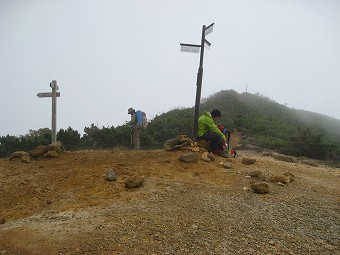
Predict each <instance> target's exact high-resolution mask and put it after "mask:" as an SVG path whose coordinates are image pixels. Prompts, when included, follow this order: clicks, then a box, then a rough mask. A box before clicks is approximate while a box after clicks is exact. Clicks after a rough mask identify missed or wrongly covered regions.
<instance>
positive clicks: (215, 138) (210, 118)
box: [197, 109, 228, 157]
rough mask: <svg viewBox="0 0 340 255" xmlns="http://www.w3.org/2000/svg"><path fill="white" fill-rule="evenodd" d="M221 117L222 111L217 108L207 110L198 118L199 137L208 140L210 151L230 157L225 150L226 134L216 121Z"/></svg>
mask: <svg viewBox="0 0 340 255" xmlns="http://www.w3.org/2000/svg"><path fill="white" fill-rule="evenodd" d="M220 118H221V112H220V111H219V110H217V109H214V110H212V111H211V112H205V113H204V114H203V115H202V116H201V117H199V118H198V131H197V139H198V140H206V141H207V142H208V143H209V151H210V152H212V153H214V154H218V155H220V156H222V157H228V152H227V151H225V150H224V145H225V143H226V137H225V135H224V134H223V133H222V132H221V131H220V130H219V129H218V127H217V125H216V123H215V121H218V120H219V119H220Z"/></svg>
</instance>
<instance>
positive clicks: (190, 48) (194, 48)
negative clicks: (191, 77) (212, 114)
mask: <svg viewBox="0 0 340 255" xmlns="http://www.w3.org/2000/svg"><path fill="white" fill-rule="evenodd" d="M213 26H214V23H212V24H210V25H209V26H207V27H206V26H205V25H204V26H203V28H202V39H201V45H197V44H186V43H181V44H180V45H181V51H183V52H192V53H198V52H199V51H200V49H201V55H200V65H199V67H198V73H197V84H196V85H197V88H196V101H195V116H194V129H193V132H192V133H193V138H194V140H195V141H196V140H197V130H198V117H199V107H200V101H201V91H202V80H203V56H204V47H207V48H208V49H209V47H210V45H211V43H210V42H208V41H207V40H206V39H205V36H206V35H208V34H210V33H211V32H212V31H213Z"/></svg>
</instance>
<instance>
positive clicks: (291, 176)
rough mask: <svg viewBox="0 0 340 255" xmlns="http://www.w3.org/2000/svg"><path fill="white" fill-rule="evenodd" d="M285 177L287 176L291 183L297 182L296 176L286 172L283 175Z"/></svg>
mask: <svg viewBox="0 0 340 255" xmlns="http://www.w3.org/2000/svg"><path fill="white" fill-rule="evenodd" d="M283 175H284V176H287V178H288V179H289V182H293V181H295V175H294V174H292V173H289V172H285V173H283Z"/></svg>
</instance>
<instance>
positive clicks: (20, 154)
mask: <svg viewBox="0 0 340 255" xmlns="http://www.w3.org/2000/svg"><path fill="white" fill-rule="evenodd" d="M23 156H29V153H28V152H26V151H16V152H13V153H12V154H11V156H10V157H9V160H12V159H15V158H22V157H23Z"/></svg>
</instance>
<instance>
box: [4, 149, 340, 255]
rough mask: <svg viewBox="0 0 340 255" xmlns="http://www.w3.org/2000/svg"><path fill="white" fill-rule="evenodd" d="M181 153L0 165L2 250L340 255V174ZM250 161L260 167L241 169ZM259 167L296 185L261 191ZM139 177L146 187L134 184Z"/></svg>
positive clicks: (121, 153) (259, 158) (70, 156)
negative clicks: (130, 184)
mask: <svg viewBox="0 0 340 255" xmlns="http://www.w3.org/2000/svg"><path fill="white" fill-rule="evenodd" d="M181 154H183V151H175V152H167V151H164V150H153V151H128V150H118V149H117V150H110V151H109V150H105V151H104V150H103V151H77V152H64V153H60V154H59V157H57V158H52V159H48V158H39V159H36V160H33V161H32V162H31V163H22V162H21V161H20V159H14V160H11V161H9V160H8V158H7V159H5V158H2V159H0V197H1V199H0V223H1V224H0V254H6V255H7V254H58V255H61V254H63V255H65V254H340V248H339V246H340V210H339V209H340V206H339V205H340V200H339V198H340V185H339V184H340V178H339V177H340V171H339V169H335V168H330V167H326V166H323V165H319V166H316V167H312V166H309V165H305V164H302V163H289V162H284V161H279V160H276V159H274V158H273V157H270V156H263V154H262V153H257V152H255V151H239V156H238V157H237V158H235V159H229V161H230V163H231V164H232V168H231V169H226V168H224V167H223V163H224V162H226V161H227V159H225V158H221V157H216V160H215V161H211V162H205V161H203V160H199V161H198V162H197V163H184V162H182V161H179V160H178V157H179V156H180V155H181ZM197 154H200V155H201V154H202V153H199V152H197ZM246 156H248V157H252V158H255V159H256V163H255V164H252V165H244V164H242V162H241V161H242V158H243V157H246ZM108 169H112V170H113V171H114V172H115V174H116V176H117V179H116V180H115V181H107V180H106V179H105V174H106V171H107V170H108ZM254 170H260V171H262V172H263V173H264V175H265V176H267V177H269V176H272V175H276V174H282V173H284V172H290V173H292V174H294V175H295V178H296V179H295V181H294V182H290V183H288V184H286V185H283V186H281V185H278V184H277V183H272V182H268V184H269V186H270V193H269V194H255V193H253V192H252V190H251V189H250V183H251V182H258V181H259V180H256V179H253V178H250V176H249V172H251V171H254ZM132 176H137V177H141V178H143V180H144V182H143V185H142V186H140V187H138V188H132V189H129V188H126V187H125V185H124V181H125V180H126V179H127V178H129V177H132Z"/></svg>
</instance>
